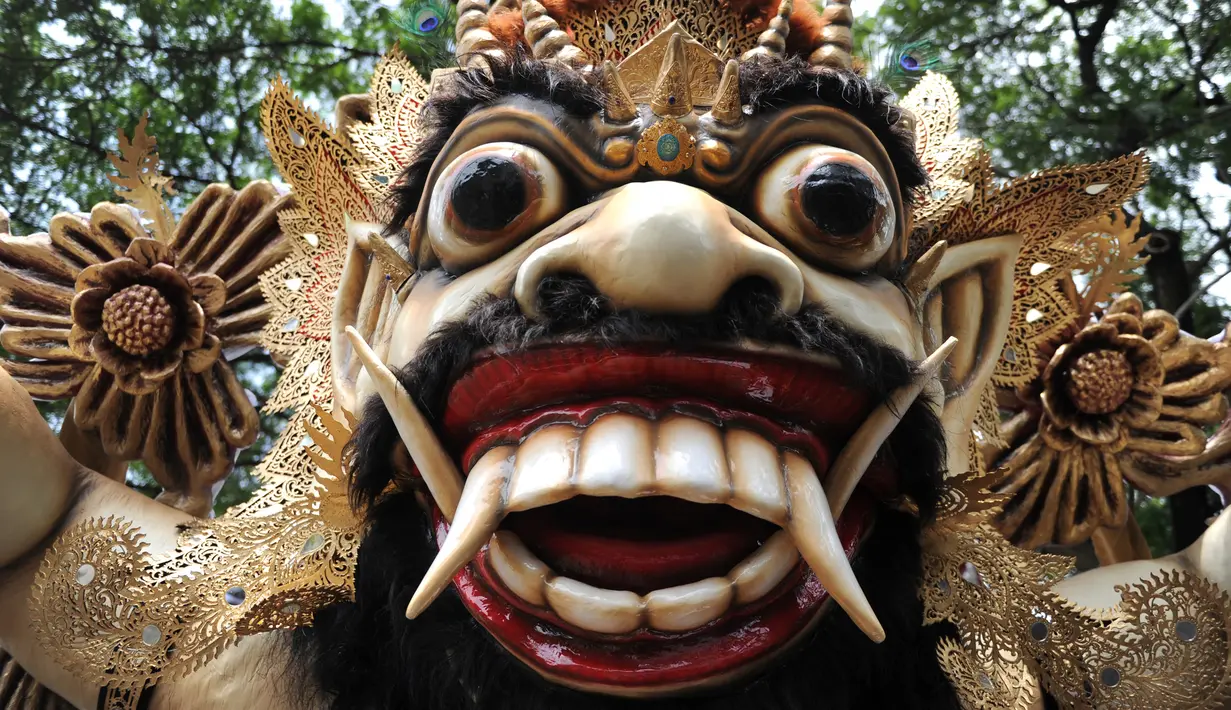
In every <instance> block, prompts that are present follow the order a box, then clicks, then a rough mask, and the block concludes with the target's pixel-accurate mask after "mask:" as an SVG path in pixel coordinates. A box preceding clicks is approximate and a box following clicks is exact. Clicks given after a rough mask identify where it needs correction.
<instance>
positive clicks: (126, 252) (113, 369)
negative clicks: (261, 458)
mask: <svg viewBox="0 0 1231 710" xmlns="http://www.w3.org/2000/svg"><path fill="white" fill-rule="evenodd" d="M145 125H146V119H145V118H144V117H143V118H142V119H141V122H140V123H139V124H138V125H137V128H136V130H135V131H134V133H133V138H132V140H131V141H129V140H127V139H126V138H125V137H124V135H123V132H122V131H121V133H120V148H121V153H120V155H118V156H112V161H113V162H114V163H115V165H116V167H117V168H118V169H119V172H120V175H119V176H118V177H113V180H114V181H115V182H116V184H117V189H116V192H117V194H118V195H120V196H121V197H124V198H126V199H128V200H130V202H131V204H130V205H120V204H113V203H109V202H104V203H100V204H98V205H95V206H94V208H93V209H92V210H91V211H90V213H89V214H88V215H87V214H69V213H61V214H57V215H55V216H54V217H52V219H51V224H50V229H49V230H48V232H49V233H43V234H32V235H28V236H14V235H11V234H7V233H0V319H3V321H4V326H3V328H2V329H0V343H2V344H3V346H4V348H5V350H7V352H8V355H9V356H8V357H7V358H6V359H5V360H3V361H0V366H3V367H4V368H5V369H6V370H7V371H8V372H9V373H10V374H11V375H12V376H13V378H14V379H15V380H16V381H17V382H18V383H20V384H21V385H22V386H23V387H24V388H25V389H26V391H27V392H28V393H29V394H30V395H31V396H33V397H36V398H40V399H67V398H70V397H72V398H73V403H72V407H71V408H70V410H69V411H70V415H69V417H70V423H71V425H72V426H74V427H76V429H78V430H80V431H83V432H87V433H89V434H90V435H91V436H92V437H95V438H97V440H98V443H97V444H90V445H89V447H85V445H83V446H82V447H77V446H75V445H74V444H73V442H72V441H68V442H67V443H68V444H69V445H70V447H71V449H72V453H73V454H74V456H77V457H79V458H80V459H82V460H83V462H89V463H90V464H91V465H93V466H94V467H95V468H98V469H99V470H100V471H104V469H105V471H104V472H108V473H110V474H111V475H118V476H121V477H122V475H123V472H124V471H125V470H126V468H127V467H126V466H125V465H124V462H126V461H130V460H136V459H140V460H142V461H144V463H145V464H146V466H147V467H148V468H149V470H150V472H151V473H153V475H154V477H155V478H156V479H157V481H158V483H159V485H161V486H162V487H163V492H162V494H161V495H160V500H161V501H162V502H164V503H167V504H169V505H174V506H175V507H177V508H180V509H182V510H185V511H187V512H190V513H193V514H195V515H204V514H206V513H207V512H208V510H209V508H210V506H211V504H212V501H213V491H214V487H215V484H217V483H218V482H219V481H221V480H222V479H223V478H225V477H226V475H227V474H228V473H230V471H231V467H232V465H233V461H234V453H235V451H236V450H237V449H239V448H242V447H244V446H247V445H249V444H251V443H252V442H253V441H254V440H255V438H256V435H257V433H258V432H257V430H258V420H257V415H256V411H255V410H254V409H253V407H252V405H251V404H250V403H249V401H248V397H247V395H246V394H245V393H244V389H243V386H242V385H241V384H240V382H239V380H238V379H236V376H235V373H234V372H233V370H232V368H231V366H230V364H229V363H228V362H227V361H228V359H229V358H234V357H236V356H239V355H242V354H243V353H244V352H246V351H247V350H249V349H251V348H252V347H254V346H256V345H257V341H258V335H259V333H260V330H261V328H262V327H263V326H264V324H265V320H266V318H267V314H268V307H267V304H266V303H265V299H264V298H263V297H262V296H261V293H260V291H259V289H258V287H257V275H258V274H259V273H260V272H261V271H262V270H263V269H266V268H268V267H270V266H271V265H273V264H274V263H276V262H277V261H278V260H280V259H281V258H282V257H283V256H284V255H285V254H286V252H287V244H286V239H285V238H284V236H283V234H282V231H281V230H280V229H279V227H278V224H277V220H276V216H275V215H276V214H277V211H278V209H280V208H282V207H286V206H287V205H291V204H293V199H292V198H290V197H289V196H283V195H279V193H278V191H277V190H276V189H275V188H274V186H273V185H272V184H270V183H268V182H265V181H254V182H252V183H250V184H249V185H248V186H247V187H245V188H244V189H243V190H240V191H238V192H236V191H235V190H233V189H231V188H230V187H227V186H225V185H210V186H208V187H206V188H205V190H203V191H202V192H201V194H200V195H198V196H197V198H196V199H195V200H193V202H192V203H191V204H190V205H189V206H188V208H187V209H186V210H185V211H184V212H183V214H182V215H181V216H180V219H179V220H178V222H177V221H176V220H175V219H174V217H173V215H172V213H171V211H170V209H169V208H168V207H167V205H166V204H164V203H163V202H162V196H163V194H164V192H166V193H170V192H171V185H170V180H169V179H168V178H166V177H164V176H162V175H160V174H159V172H158V154H157V152H156V151H155V147H156V144H155V141H154V138H153V137H152V136H150V135H148V134H147V133H146V130H145ZM145 223H148V224H149V229H151V230H153V233H152V234H151V232H150V231H147V227H146V224H145ZM5 231H7V229H6V230H5ZM85 448H88V449H89V450H88V451H86V453H82V450H79V449H85ZM97 448H101V450H102V456H101V458H103V459H105V460H103V461H96V460H93V457H97V456H98V454H95V453H93V451H94V449H97ZM87 457H89V458H87ZM117 463H118V464H119V465H118V466H117V465H115V464H117Z"/></svg>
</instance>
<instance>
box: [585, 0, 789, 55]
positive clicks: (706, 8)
mask: <svg viewBox="0 0 1231 710" xmlns="http://www.w3.org/2000/svg"><path fill="white" fill-rule="evenodd" d="M576 7H577V9H576V11H575V12H574V13H573V14H572V15H569V16H568V17H566V18H564V19H563V21H562V24H563V25H564V29H565V30H566V31H568V32H570V33H571V34H572V36H573V44H574V45H576V46H577V47H578V48H580V49H581V50H582V51H584V52H585V53H586V55H587V56H588V57H589V58H590V60H591V61H592V62H593V63H594V64H595V66H598V65H601V64H602V63H603V61H605V60H610V61H613V62H616V63H619V62H621V61H623V60H624V59H626V58H627V57H628V56H629V55H631V54H632V53H633V52H634V51H636V50H637V49H638V48H640V47H642V46H643V45H645V44H646V43H648V42H649V41H650V40H652V39H654V38H655V37H656V36H658V35H659V34H660V33H661V31H662V30H663V29H664V28H665V27H667V25H669V24H671V23H672V22H677V23H679V25H680V27H681V28H682V29H683V30H684V31H685V32H687V33H688V34H689V35H691V36H692V37H693V38H694V39H696V40H697V41H698V42H699V43H700V44H702V45H704V46H705V48H706V49H708V50H709V51H710V52H713V53H714V54H716V55H718V57H719V58H721V59H730V58H736V57H739V56H741V55H742V54H743V53H744V52H746V51H748V50H749V49H752V48H753V47H755V46H756V44H757V37H758V36H759V35H760V33H761V31H762V30H763V29H765V24H766V23H767V22H768V21H769V19H770V18H769V16H757V17H751V18H741V17H740V16H739V15H736V14H735V13H732V12H722V11H719V10H718V9H717V8H715V7H714V4H713V3H711V2H706V0H619V1H617V2H599V3H578V4H577V6H576ZM621 69H623V67H621Z"/></svg>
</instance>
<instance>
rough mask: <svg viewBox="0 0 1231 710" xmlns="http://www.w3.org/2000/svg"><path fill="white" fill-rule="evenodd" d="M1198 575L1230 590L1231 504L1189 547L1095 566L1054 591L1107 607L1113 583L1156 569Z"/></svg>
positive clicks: (1114, 597) (1114, 599) (1113, 599)
mask: <svg viewBox="0 0 1231 710" xmlns="http://www.w3.org/2000/svg"><path fill="white" fill-rule="evenodd" d="M1173 571H1185V572H1189V573H1190V574H1195V575H1200V576H1202V577H1204V578H1206V579H1207V580H1209V581H1211V582H1213V583H1215V584H1217V585H1218V587H1219V588H1220V589H1222V590H1224V591H1227V592H1231V507H1228V508H1226V509H1225V510H1223V511H1222V513H1220V514H1219V516H1218V518H1217V519H1216V520H1215V521H1214V523H1213V524H1212V525H1210V527H1209V528H1208V529H1207V530H1206V531H1205V534H1203V535H1202V536H1201V538H1200V539H1198V540H1197V542H1195V543H1193V544H1192V546H1191V547H1188V548H1187V549H1185V550H1181V551H1180V552H1177V553H1175V554H1171V555H1167V556H1166V557H1160V558H1158V559H1155V560H1137V561H1134V562H1122V563H1120V564H1115V565H1108V566H1107V567H1098V568H1096V569H1092V570H1090V571H1089V572H1085V573H1082V574H1079V575H1076V576H1074V577H1070V578H1069V579H1066V580H1064V581H1063V582H1060V583H1059V584H1057V585H1056V586H1055V591H1056V592H1058V593H1059V594H1060V595H1061V596H1063V597H1064V598H1066V599H1068V600H1069V601H1072V602H1076V603H1078V604H1081V605H1083V606H1087V607H1095V608H1107V607H1110V606H1114V605H1115V604H1117V603H1119V601H1120V594H1119V593H1118V592H1116V589H1115V588H1116V585H1120V584H1132V583H1135V582H1138V581H1140V580H1142V579H1145V578H1147V577H1149V576H1150V575H1151V574H1155V573H1157V572H1173Z"/></svg>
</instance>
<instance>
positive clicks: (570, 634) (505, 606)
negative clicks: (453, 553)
mask: <svg viewBox="0 0 1231 710" xmlns="http://www.w3.org/2000/svg"><path fill="white" fill-rule="evenodd" d="M873 516H874V509H873V504H872V499H871V497H869V496H867V495H865V494H863V493H862V492H859V491H857V492H856V495H855V496H854V497H852V499H851V501H850V503H849V504H848V506H847V508H846V510H845V511H844V512H843V514H842V517H841V518H840V519H839V520H838V521H837V528H838V535H839V536H840V538H841V540H842V544H843V547H844V548H845V551H846V555H847V557H848V558H850V557H852V556H853V555H854V554H855V550H856V549H857V548H858V545H859V542H860V540H862V539H863V537H864V534H865V533H866V531H867V530H868V529H869V527H870V525H871V522H872V519H873ZM448 532H449V525H448V523H447V522H446V521H445V520H444V519H443V517H441V516H440V515H439V511H437V514H436V536H437V542H438V544H439V543H443V541H444V539H445V537H446V535H447V534H448ZM486 557H487V549H486V548H484V549H483V551H482V552H480V553H479V556H478V557H477V558H476V560H475V562H474V563H472V564H470V565H467V566H466V567H463V568H462V570H461V571H459V572H458V573H457V575H455V576H454V578H453V581H454V584H455V585H456V587H457V590H458V593H459V595H460V596H461V599H462V603H463V604H464V605H465V606H466V608H467V609H468V610H469V611H470V613H471V615H472V616H474V618H475V619H476V620H477V621H478V622H479V623H480V624H482V625H483V627H484V628H485V629H487V631H488V632H489V633H490V634H491V635H492V636H493V637H494V638H495V639H496V640H497V641H499V642H500V644H501V645H502V646H504V647H505V648H506V649H507V650H508V651H509V652H510V653H512V654H513V655H515V656H517V657H518V658H519V659H521V660H522V661H523V662H525V663H526V664H528V665H529V666H530V667H532V668H533V669H535V670H536V671H537V672H538V673H540V674H541V675H543V676H545V677H547V678H548V679H550V680H552V681H553V682H557V683H561V684H564V685H568V686H571V687H575V688H580V689H586V690H598V691H603V690H606V691H607V692H610V693H612V694H619V695H648V694H654V693H664V692H672V691H678V690H684V689H687V688H689V687H693V686H698V685H707V684H712V683H714V682H721V681H724V680H733V679H734V678H735V677H737V676H739V675H743V674H744V673H747V672H751V671H753V670H755V669H756V668H758V667H760V666H761V664H762V663H763V662H765V661H766V660H768V659H769V658H771V657H772V656H773V655H775V654H777V653H779V652H781V651H783V650H785V649H786V648H788V647H789V646H790V644H791V643H792V642H793V641H794V640H795V639H796V638H797V637H799V636H800V635H802V634H803V633H805V632H806V631H807V630H808V629H810V628H811V626H812V623H813V622H814V621H815V619H816V618H817V616H818V614H819V613H820V612H821V608H822V606H823V605H824V604H825V601H826V600H827V599H828V598H829V593H828V592H827V591H826V589H825V587H824V586H823V585H822V584H821V583H820V581H819V580H818V579H817V578H816V575H814V574H813V573H812V570H810V569H809V568H808V567H807V565H804V564H802V563H801V564H800V565H799V566H798V567H797V568H796V571H795V572H793V573H792V574H791V575H788V577H787V579H786V580H784V582H783V583H782V584H781V585H780V586H779V588H778V589H777V590H775V591H774V592H771V593H770V594H769V595H767V596H766V597H764V598H762V599H761V600H759V601H758V602H755V603H753V604H751V605H748V606H746V607H743V608H740V609H735V610H733V611H731V612H729V613H728V614H727V615H725V616H723V617H722V618H721V619H718V620H717V621H715V622H713V623H711V624H709V625H707V626H704V627H702V628H700V629H696V630H693V631H690V632H687V633H680V634H672V633H663V632H657V631H642V632H638V633H636V634H632V635H630V636H627V637H595V636H594V635H593V634H591V633H588V632H583V631H580V630H578V629H572V628H570V627H569V625H568V624H566V623H565V622H563V621H562V620H561V619H559V617H557V616H556V615H555V614H554V613H552V612H551V611H550V610H547V609H542V608H538V607H533V606H530V605H529V604H527V603H526V602H524V601H523V600H521V599H520V598H518V597H517V596H516V595H514V594H513V593H512V592H510V591H508V590H507V589H505V588H504V587H503V585H502V584H501V583H500V582H499V581H498V580H497V579H496V578H495V576H494V575H493V574H492V573H491V572H490V570H489V568H488V565H487V564H486ZM839 613H840V612H839Z"/></svg>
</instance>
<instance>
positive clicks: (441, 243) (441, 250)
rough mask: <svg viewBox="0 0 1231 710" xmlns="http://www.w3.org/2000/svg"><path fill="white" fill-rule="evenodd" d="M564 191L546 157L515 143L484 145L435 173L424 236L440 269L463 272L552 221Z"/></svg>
mask: <svg viewBox="0 0 1231 710" xmlns="http://www.w3.org/2000/svg"><path fill="white" fill-rule="evenodd" d="M566 193H567V189H566V186H565V184H564V180H563V178H562V177H561V175H560V172H559V170H557V169H556V166H555V165H554V164H553V163H552V162H551V160H549V159H548V158H547V156H545V155H543V154H542V153H540V152H539V151H537V150H535V149H534V148H531V147H529V146H525V145H520V144H518V143H488V144H486V145H482V146H479V147H478V148H473V149H471V150H469V151H466V152H465V153H463V154H462V155H460V156H458V157H457V158H456V159H455V160H454V161H453V162H451V163H449V165H448V166H447V167H446V168H445V169H444V171H443V172H441V174H440V178H439V179H438V180H437V181H436V184H435V186H434V187H433V188H432V199H431V202H430V203H429V205H428V214H427V236H428V238H429V239H430V240H431V242H432V246H433V248H434V250H435V252H436V254H437V255H438V256H439V257H440V260H441V263H442V264H444V265H445V267H446V268H448V269H450V270H455V271H456V270H463V269H466V268H469V267H472V266H475V265H477V264H479V263H482V262H484V261H490V260H491V259H492V258H494V257H496V256H498V255H500V254H502V253H504V252H505V251H507V250H508V249H510V248H511V247H512V246H513V245H514V244H515V243H516V242H518V241H520V240H521V239H524V238H525V237H527V236H530V235H531V234H533V233H534V232H536V231H537V230H539V229H541V228H542V227H544V226H545V225H547V224H549V223H550V222H551V221H552V220H554V219H556V218H558V217H559V216H560V215H562V214H563V213H564V208H565V205H566V202H567V194H566Z"/></svg>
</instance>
